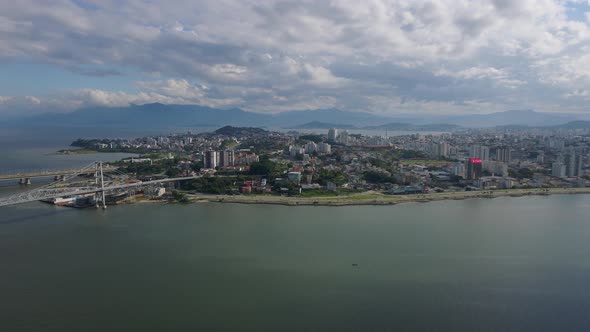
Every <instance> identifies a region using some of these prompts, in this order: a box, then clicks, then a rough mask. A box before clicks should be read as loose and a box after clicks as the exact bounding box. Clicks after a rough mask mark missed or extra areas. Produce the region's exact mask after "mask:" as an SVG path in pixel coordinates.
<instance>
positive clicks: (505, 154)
mask: <svg viewBox="0 0 590 332" xmlns="http://www.w3.org/2000/svg"><path fill="white" fill-rule="evenodd" d="M511 159H512V153H511V151H510V148H507V147H502V148H497V149H496V161H501V162H505V163H510V161H511Z"/></svg>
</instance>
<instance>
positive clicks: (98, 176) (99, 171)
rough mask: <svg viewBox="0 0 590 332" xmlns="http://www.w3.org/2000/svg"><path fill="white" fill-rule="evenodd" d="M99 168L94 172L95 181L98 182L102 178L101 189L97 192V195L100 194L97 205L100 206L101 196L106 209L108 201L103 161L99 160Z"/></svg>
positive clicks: (103, 206)
mask: <svg viewBox="0 0 590 332" xmlns="http://www.w3.org/2000/svg"><path fill="white" fill-rule="evenodd" d="M97 166H98V167H97V168H98V169H97V170H96V171H95V172H94V181H95V183H98V181H99V180H100V189H101V190H100V191H99V192H97V193H96V195H97V196H98V197H97V198H96V207H97V208H98V207H99V204H98V198H99V197H100V200H101V203H102V209H103V210H106V208H107V201H106V199H105V193H104V176H103V173H102V161H100V162H98V165H97Z"/></svg>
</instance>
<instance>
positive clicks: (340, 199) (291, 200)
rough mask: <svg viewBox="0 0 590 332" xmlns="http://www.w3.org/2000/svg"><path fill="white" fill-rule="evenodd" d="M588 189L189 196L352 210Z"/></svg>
mask: <svg viewBox="0 0 590 332" xmlns="http://www.w3.org/2000/svg"><path fill="white" fill-rule="evenodd" d="M589 193H590V187H584V188H542V189H506V190H487V191H485V190H484V191H461V192H443V193H428V194H415V195H385V194H381V193H376V192H366V193H360V194H356V195H342V196H324V197H296V196H293V197H287V196H273V195H206V194H188V195H187V197H188V199H189V201H190V202H219V203H240V204H276V205H286V206H348V205H395V204H401V203H413V202H433V201H443V200H464V199H472V198H495V197H522V196H533V195H563V194H589Z"/></svg>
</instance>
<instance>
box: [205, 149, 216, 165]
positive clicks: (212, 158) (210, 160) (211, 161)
mask: <svg viewBox="0 0 590 332" xmlns="http://www.w3.org/2000/svg"><path fill="white" fill-rule="evenodd" d="M218 160H219V157H218V153H217V151H211V150H210V151H206V152H205V160H204V164H205V168H215V167H217V161H218Z"/></svg>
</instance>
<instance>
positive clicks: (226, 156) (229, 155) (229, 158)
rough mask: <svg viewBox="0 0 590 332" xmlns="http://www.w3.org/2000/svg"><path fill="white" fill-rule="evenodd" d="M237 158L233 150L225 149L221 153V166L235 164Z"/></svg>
mask: <svg viewBox="0 0 590 332" xmlns="http://www.w3.org/2000/svg"><path fill="white" fill-rule="evenodd" d="M234 165H235V158H234V151H233V150H225V151H222V152H220V153H219V166H221V167H226V166H234Z"/></svg>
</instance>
